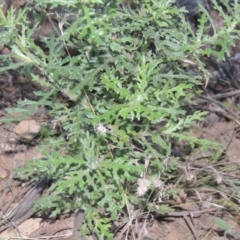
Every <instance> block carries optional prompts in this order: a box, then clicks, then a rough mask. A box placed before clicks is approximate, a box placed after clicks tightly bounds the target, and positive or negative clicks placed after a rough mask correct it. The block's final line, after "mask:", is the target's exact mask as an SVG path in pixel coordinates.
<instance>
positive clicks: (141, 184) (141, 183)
mask: <svg viewBox="0 0 240 240" xmlns="http://www.w3.org/2000/svg"><path fill="white" fill-rule="evenodd" d="M137 184H138V188H137V195H138V196H143V195H144V194H145V193H146V192H147V190H148V187H149V185H150V182H149V181H148V180H147V179H144V178H139V179H138V181H137Z"/></svg>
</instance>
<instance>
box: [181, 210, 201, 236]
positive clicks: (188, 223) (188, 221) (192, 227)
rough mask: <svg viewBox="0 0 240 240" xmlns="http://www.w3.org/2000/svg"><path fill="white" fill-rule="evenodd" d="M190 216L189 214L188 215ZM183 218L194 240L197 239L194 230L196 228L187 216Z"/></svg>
mask: <svg viewBox="0 0 240 240" xmlns="http://www.w3.org/2000/svg"><path fill="white" fill-rule="evenodd" d="M189 216H191V214H190V215H189ZM183 218H184V220H185V221H186V223H187V225H188V226H189V228H190V230H191V231H192V233H193V235H194V237H195V239H196V240H199V237H198V233H197V231H196V228H195V227H194V226H193V224H192V222H191V221H190V219H189V218H188V216H183Z"/></svg>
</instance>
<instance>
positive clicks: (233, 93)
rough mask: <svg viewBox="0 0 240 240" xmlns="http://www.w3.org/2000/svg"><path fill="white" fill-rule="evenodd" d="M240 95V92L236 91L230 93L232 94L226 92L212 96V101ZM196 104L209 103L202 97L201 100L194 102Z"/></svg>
mask: <svg viewBox="0 0 240 240" xmlns="http://www.w3.org/2000/svg"><path fill="white" fill-rule="evenodd" d="M238 94H240V90H235V91H230V92H225V93H219V94H216V95H213V96H211V98H212V99H221V98H226V97H232V96H234V95H238ZM194 102H195V103H205V102H208V100H206V99H202V97H201V96H199V98H197V99H195V100H194Z"/></svg>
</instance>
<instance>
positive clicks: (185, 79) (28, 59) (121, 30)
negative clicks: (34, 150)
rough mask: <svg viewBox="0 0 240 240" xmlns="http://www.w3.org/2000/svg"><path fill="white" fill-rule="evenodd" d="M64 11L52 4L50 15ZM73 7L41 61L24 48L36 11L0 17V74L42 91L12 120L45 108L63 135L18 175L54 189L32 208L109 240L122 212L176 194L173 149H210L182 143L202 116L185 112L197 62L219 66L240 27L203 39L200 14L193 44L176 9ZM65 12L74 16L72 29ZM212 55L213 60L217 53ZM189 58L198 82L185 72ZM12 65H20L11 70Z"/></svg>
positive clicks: (40, 53)
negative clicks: (73, 215)
mask: <svg viewBox="0 0 240 240" xmlns="http://www.w3.org/2000/svg"><path fill="white" fill-rule="evenodd" d="M63 3H64V2H63V1H54V4H53V5H52V7H55V6H60V7H61V6H63V5H62V4H63ZM71 3H73V4H71V6H70V5H69V7H68V9H67V11H64V10H63V11H62V13H61V14H62V15H59V16H58V21H59V24H58V27H59V29H60V30H61V31H60V33H61V34H57V33H54V32H53V33H52V34H51V36H49V37H48V38H41V43H42V44H43V45H44V48H45V49H47V51H44V50H43V49H42V48H40V47H39V46H38V45H37V43H36V42H34V40H33V39H32V38H31V35H32V34H33V32H34V31H36V29H37V26H38V24H39V22H35V23H33V24H32V25H31V27H30V26H29V25H28V20H27V19H28V17H27V16H28V13H31V11H33V10H32V8H31V4H36V3H35V1H30V2H29V5H27V6H26V7H25V8H24V10H20V11H18V12H15V11H13V10H10V11H9V13H8V15H7V16H4V14H3V13H2V12H1V13H0V17H1V21H0V22H1V23H0V24H1V28H4V29H7V28H10V29H11V31H8V32H3V33H2V34H3V35H4V36H5V38H1V41H2V42H1V44H8V45H9V46H10V47H11V49H12V53H11V54H9V55H5V56H1V59H2V63H3V64H4V65H3V66H2V67H1V70H2V71H6V70H8V69H19V70H20V71H21V72H22V73H23V74H25V75H26V76H28V77H30V78H31V79H32V80H33V81H35V82H37V83H38V84H39V85H40V86H41V88H40V90H38V91H37V90H36V92H35V94H36V96H37V97H38V99H39V100H38V101H33V100H27V99H25V100H21V101H19V102H18V104H17V106H16V107H15V108H14V109H9V112H11V111H19V112H21V113H22V115H21V118H24V117H26V116H27V115H28V116H31V115H33V114H34V111H35V110H36V108H37V107H39V106H45V107H46V108H47V109H49V110H48V114H49V116H50V117H51V119H52V121H53V122H54V123H55V124H59V125H61V126H62V133H61V134H60V135H59V134H58V135H49V136H48V137H47V138H45V139H43V140H42V145H41V147H40V150H41V151H42V153H43V154H44V156H45V158H46V160H41V159H36V160H34V161H31V162H29V163H27V166H26V167H25V168H24V169H18V172H19V176H20V177H21V178H32V179H38V178H39V177H40V176H42V175H47V176H48V177H49V178H50V179H52V185H51V187H50V189H49V195H47V196H45V197H43V198H42V199H40V200H39V201H38V202H37V204H36V207H38V208H39V209H41V210H42V212H43V213H44V212H45V213H46V212H50V213H51V214H50V215H51V217H55V216H57V215H58V214H60V213H62V212H65V213H68V212H74V211H77V210H78V209H83V210H85V224H84V225H83V226H82V232H83V234H89V233H90V232H94V233H95V234H97V235H98V237H99V239H104V238H107V239H111V238H112V237H113V233H112V231H111V228H112V222H113V221H114V220H116V219H117V218H118V217H119V215H120V214H121V213H123V212H124V211H125V210H124V209H125V207H126V206H127V205H128V204H129V205H133V206H135V207H138V208H142V210H143V211H152V205H151V204H148V203H149V202H151V201H156V204H159V205H161V200H162V199H163V198H165V197H171V195H173V194H176V192H177V191H178V190H177V189H175V190H172V191H170V190H169V189H170V188H169V187H168V188H167V187H166V186H167V184H168V183H174V182H175V180H176V179H177V177H176V176H177V174H178V171H179V165H178V161H179V158H178V157H177V156H173V154H172V142H173V139H175V140H177V141H183V140H184V141H187V142H188V143H189V145H190V146H191V147H192V148H193V147H201V148H207V147H209V146H210V145H211V146H213V144H210V143H209V142H208V141H206V140H201V139H198V138H195V137H193V136H191V135H190V134H189V132H188V130H189V127H190V126H192V124H193V123H195V122H196V121H201V120H202V119H203V118H204V116H205V113H204V112H200V111H195V112H194V113H190V112H187V108H186V105H188V104H191V99H192V97H193V96H194V91H195V90H197V88H196V86H197V85H199V84H201V83H202V77H201V74H202V75H204V74H205V75H206V74H207V72H206V71H205V69H204V63H203V62H202V60H201V59H202V58H201V57H202V56H206V55H211V54H215V55H216V56H217V57H218V58H219V59H222V58H223V57H224V54H225V53H226V52H227V51H228V48H227V47H228V45H229V44H233V40H234V39H235V38H236V36H238V35H239V33H238V32H236V31H235V30H234V27H235V26H236V24H237V23H238V22H239V20H240V19H239V15H237V14H235V15H234V18H233V19H232V18H231V17H229V16H226V15H224V16H225V17H226V21H225V24H226V26H224V27H223V28H222V30H221V31H220V32H216V31H215V30H214V35H213V36H209V35H206V34H205V33H204V29H205V25H206V24H207V22H209V19H210V18H209V17H208V15H207V13H205V14H203V15H202V18H201V19H200V23H199V29H198V31H197V33H196V34H195V33H194V31H193V30H192V29H191V27H190V25H189V23H187V22H186V21H185V19H184V14H183V10H181V9H178V8H176V7H175V6H174V1H169V0H165V1H156V0H144V1H140V3H138V2H137V1H136V3H135V8H134V9H131V8H124V7H123V8H120V7H119V5H118V4H117V3H116V4H111V3H110V1H92V2H91V3H92V4H89V3H85V2H82V1H72V2H71ZM41 4H42V5H41ZM44 4H46V1H39V2H38V5H40V6H45V5H44ZM64 6H65V5H64ZM234 9H239V6H238V5H237V4H235V5H234ZM232 11H234V10H232ZM236 11H237V10H236ZM69 12H71V13H74V16H75V20H74V21H73V22H72V23H71V24H69V23H68V22H67V18H68V14H69ZM14 17H17V18H16V19H18V21H15V20H13V19H15V18H14ZM38 21H39V20H38ZM16 26H19V27H20V29H21V30H20V31H16ZM229 27H230V28H229ZM3 39H4V40H3ZM6 39H11V41H9V42H6ZM209 45H210V46H211V47H207V46H209ZM219 45H220V46H221V47H222V48H221V51H220V52H218V51H216V50H215V47H216V46H219ZM70 50H74V51H73V52H74V54H70ZM190 56H191V57H192V59H193V60H194V61H196V62H197V63H198V65H199V75H196V74H193V73H191V72H188V71H186V68H187V66H188V64H187V63H186V61H185V60H186V59H188V57H190ZM14 58H15V59H19V60H21V62H20V63H14V61H13V59H14ZM20 67H21V68H20ZM29 70H30V71H29ZM26 73H28V74H26ZM59 93H60V94H61V96H62V98H65V101H63V100H60V99H59V98H58V97H57V96H58V94H59ZM26 106H27V107H26ZM7 121H9V119H8V120H7ZM172 188H174V186H173V187H172ZM165 192H166V194H165ZM123 196H124V197H123ZM156 199H158V200H156ZM147 206H149V208H148V209H146V207H147ZM164 209H170V208H168V207H167V208H166V207H165V208H164Z"/></svg>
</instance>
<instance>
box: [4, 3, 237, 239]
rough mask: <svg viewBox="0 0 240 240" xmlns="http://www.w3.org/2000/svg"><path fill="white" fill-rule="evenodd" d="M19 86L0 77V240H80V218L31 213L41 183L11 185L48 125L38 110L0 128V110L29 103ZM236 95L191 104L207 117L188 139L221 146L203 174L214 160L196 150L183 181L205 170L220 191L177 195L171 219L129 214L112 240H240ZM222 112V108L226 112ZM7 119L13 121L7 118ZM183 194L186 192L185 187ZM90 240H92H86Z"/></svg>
mask: <svg viewBox="0 0 240 240" xmlns="http://www.w3.org/2000/svg"><path fill="white" fill-rule="evenodd" d="M5 2H6V3H5V5H4V11H5V12H6V11H7V9H8V8H9V7H10V6H11V5H12V6H14V7H15V8H19V7H23V6H24V4H25V3H26V0H12V1H5ZM51 30H52V25H51V24H50V23H49V22H48V21H43V24H42V26H41V28H40V30H39V32H38V33H36V36H35V37H36V38H37V37H38V36H39V35H48V34H50V32H51ZM235 50H236V49H235ZM237 50H238V49H237ZM9 51H10V49H8V47H6V46H5V47H1V53H2V54H4V53H7V52H9ZM239 52H240V51H239ZM23 85H24V79H22V78H21V76H19V75H15V73H11V72H3V73H1V74H0V97H1V104H0V105H1V111H0V239H65V240H67V239H73V238H74V239H81V238H80V237H75V236H77V234H76V226H78V225H79V224H80V223H81V220H82V219H81V217H82V216H81V214H76V215H63V216H60V217H59V218H58V219H54V220H50V219H48V218H47V216H45V217H39V216H38V215H37V214H36V212H34V211H33V210H31V206H32V205H33V203H34V201H36V200H37V199H38V198H39V197H40V196H41V194H43V193H45V194H47V187H48V183H47V182H46V181H45V179H42V180H41V184H40V185H39V186H40V187H39V188H36V184H31V183H29V182H22V181H18V180H17V178H16V173H15V171H14V169H15V168H18V167H24V165H25V163H26V162H27V161H34V158H37V157H41V153H40V152H38V150H37V145H38V142H39V141H40V139H34V144H31V145H29V141H28V140H29V139H32V138H33V137H34V136H36V135H37V134H38V132H39V131H40V129H41V127H42V126H43V125H44V124H45V123H46V121H47V120H48V117H47V114H46V113H45V110H44V109H39V111H38V113H37V114H36V115H35V116H33V117H32V118H31V119H25V120H23V121H20V122H17V123H12V124H5V123H4V122H3V121H1V119H3V118H4V117H6V116H9V113H7V111H6V110H5V109H6V108H7V107H11V106H12V104H13V103H14V102H16V100H17V99H19V98H29V99H32V98H34V96H33V95H32V94H31V92H32V90H33V89H34V87H35V85H34V84H32V85H31V84H29V85H28V87H27V88H26V87H22V86H23ZM239 94H240V91H239V89H235V90H234V91H233V90H230V91H229V92H228V95H226V96H224V97H223V95H221V96H220V95H208V97H205V98H204V99H196V102H197V104H198V105H199V108H202V109H204V110H208V111H209V114H208V116H207V118H206V121H205V123H202V124H199V125H197V126H195V128H194V129H193V131H192V132H193V134H194V135H195V136H198V137H204V138H207V139H212V140H214V141H217V142H218V143H219V144H221V148H222V149H221V150H222V152H223V153H224V156H225V158H224V159H222V160H221V161H218V162H217V161H216V164H215V165H211V167H209V161H210V160H209V159H210V158H211V157H212V154H213V153H212V152H209V151H203V150H202V151H198V152H195V153H194V154H192V155H191V156H189V158H188V162H189V163H188V164H187V165H184V166H183V168H184V169H185V170H184V171H185V176H184V177H185V178H186V180H188V181H190V182H193V183H194V181H195V174H196V172H197V171H200V170H205V171H206V172H209V173H213V174H215V177H216V178H215V181H216V182H217V184H218V186H219V187H218V188H216V189H212V188H210V187H205V186H202V187H199V188H197V189H196V190H195V192H196V194H195V197H192V198H191V197H186V196H185V195H184V194H183V195H182V196H179V199H177V200H174V201H175V202H174V201H173V202H172V205H175V206H176V205H177V206H178V207H177V208H176V211H175V212H172V213H170V214H162V215H158V216H156V215H155V216H152V215H150V214H149V215H146V216H144V217H142V216H141V217H139V216H138V213H136V214H135V215H134V214H133V216H131V217H129V218H128V219H126V220H121V222H119V223H118V224H116V226H119V230H118V231H117V234H116V237H115V239H139V240H231V239H235V240H237V239H240V234H239V233H240V218H239V201H240V191H239V176H238V175H239V174H238V172H239V166H240V158H239V154H240V135H239V133H240V131H239V130H240V128H239V125H240V123H239V121H238V120H237V118H238V116H239V110H238V109H239V99H238V98H239V97H238V96H239ZM218 99H221V102H218ZM224 106H227V109H226V107H224ZM10 116H11V117H17V116H18V115H17V113H14V114H11V115H10ZM219 165H220V166H221V168H219ZM216 169H218V170H216ZM219 169H221V170H219ZM189 187H190V188H191V187H192V186H191V184H190V185H189ZM233 188H234V189H235V190H234V191H233V190H232V189H233ZM36 189H37V190H38V192H37V193H36ZM39 189H40V191H39ZM33 193H34V194H35V195H34V194H33ZM196 196H197V197H196ZM219 196H221V199H224V200H222V202H218V199H220V198H219ZM229 203H232V205H231V204H229ZM234 203H235V204H234ZM3 221H4V224H3ZM134 234H135V235H134ZM126 236H128V237H126ZM89 239H95V238H94V237H89Z"/></svg>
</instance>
